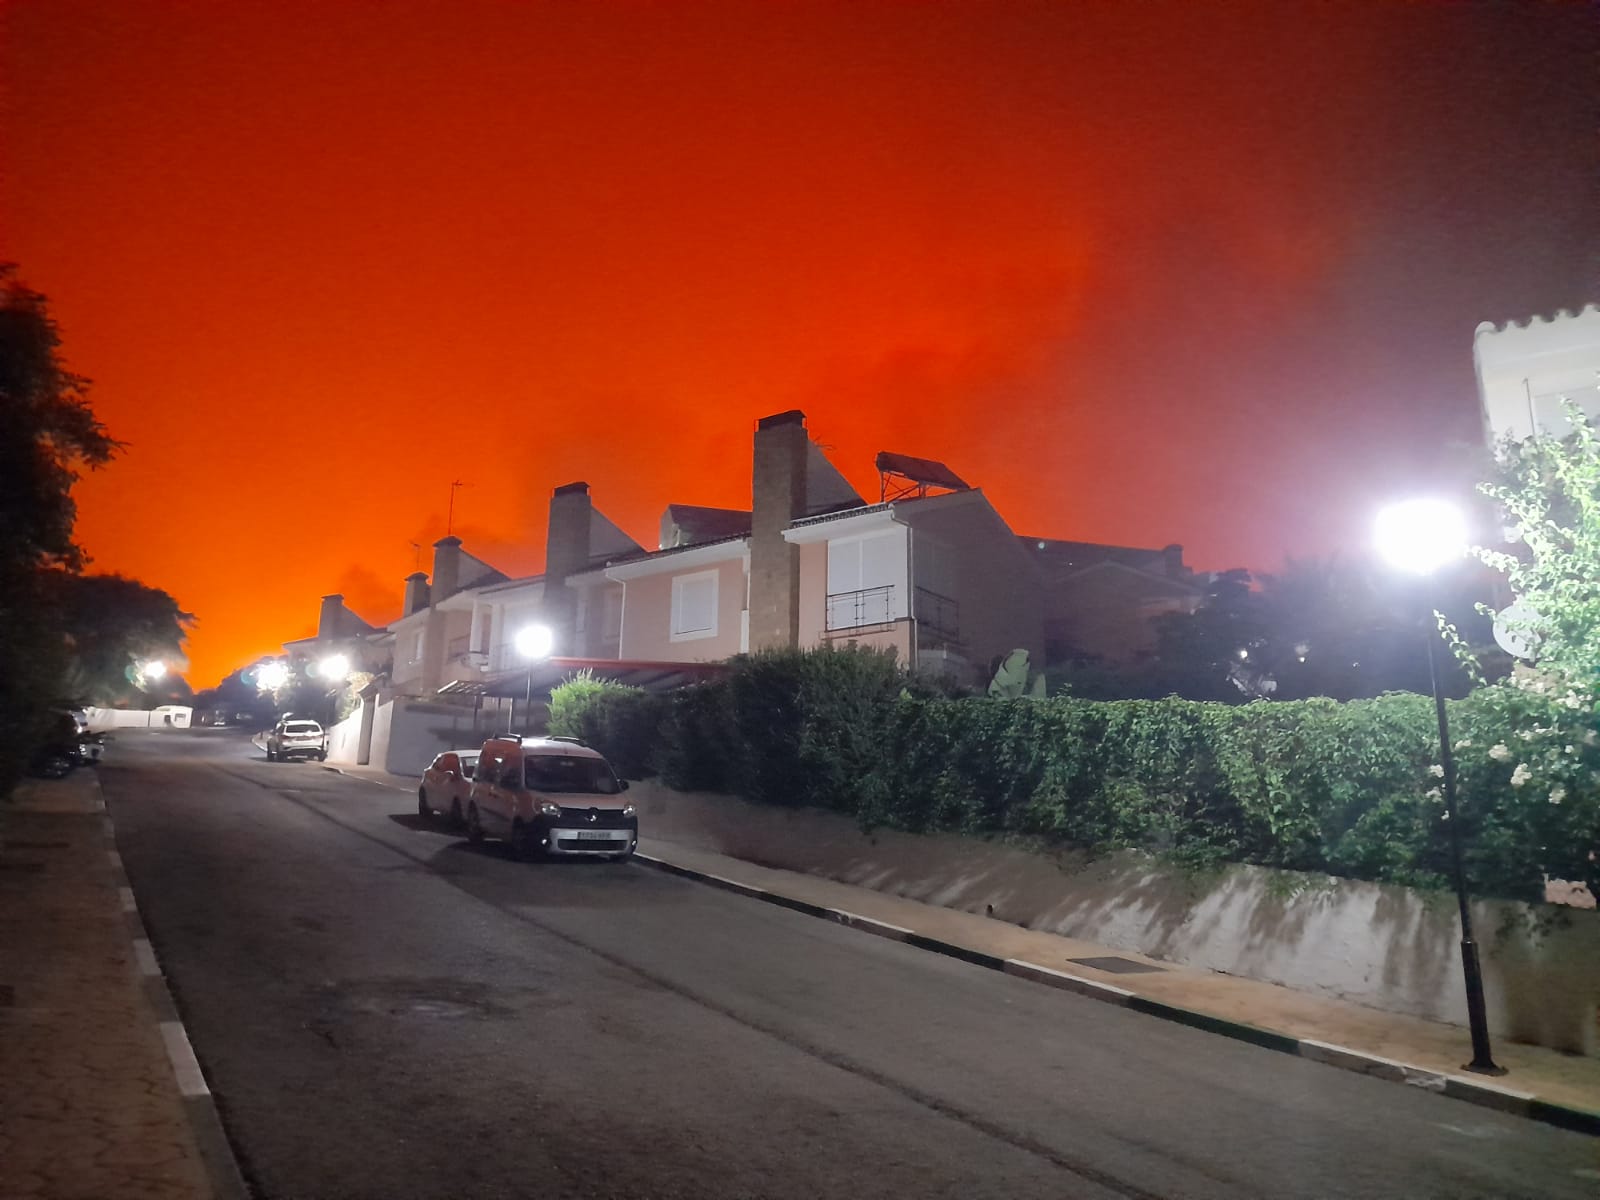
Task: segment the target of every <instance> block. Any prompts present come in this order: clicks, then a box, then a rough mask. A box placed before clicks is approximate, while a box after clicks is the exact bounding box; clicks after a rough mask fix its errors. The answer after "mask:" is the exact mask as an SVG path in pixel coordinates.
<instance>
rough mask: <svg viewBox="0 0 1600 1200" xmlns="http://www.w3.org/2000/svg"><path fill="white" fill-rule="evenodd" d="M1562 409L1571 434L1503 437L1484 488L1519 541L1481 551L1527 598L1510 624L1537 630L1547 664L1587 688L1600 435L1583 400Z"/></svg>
mask: <svg viewBox="0 0 1600 1200" xmlns="http://www.w3.org/2000/svg"><path fill="white" fill-rule="evenodd" d="M1565 411H1566V416H1567V420H1568V423H1569V424H1570V426H1571V432H1570V433H1569V434H1567V435H1566V436H1564V437H1557V436H1555V435H1552V434H1540V435H1537V436H1535V437H1531V438H1528V439H1526V440H1523V441H1521V442H1514V441H1510V440H1507V441H1506V442H1505V443H1503V444H1502V445H1501V447H1500V452H1499V472H1498V475H1497V477H1496V478H1495V479H1492V480H1490V481H1488V482H1486V483H1483V484H1480V485H1479V490H1480V491H1481V492H1483V494H1484V495H1486V496H1488V497H1489V498H1490V499H1492V500H1494V501H1496V502H1497V503H1498V505H1499V506H1500V508H1501V510H1502V512H1503V515H1504V517H1505V519H1506V522H1507V526H1508V528H1509V529H1510V530H1511V531H1512V536H1513V537H1514V538H1515V540H1516V542H1517V543H1520V545H1518V546H1516V547H1515V548H1514V549H1512V550H1497V549H1491V548H1488V547H1482V546H1480V547H1475V548H1474V553H1475V554H1476V556H1477V557H1478V558H1479V559H1480V560H1481V561H1482V562H1484V563H1485V564H1487V565H1488V566H1491V567H1493V568H1495V569H1496V570H1498V571H1501V572H1504V574H1505V577H1506V582H1507V583H1508V584H1509V585H1510V587H1511V590H1512V591H1513V592H1514V593H1515V594H1516V595H1517V597H1518V598H1519V599H1520V600H1521V601H1522V605H1521V607H1522V610H1523V612H1524V614H1525V616H1524V617H1523V618H1522V619H1516V618H1511V619H1508V620H1507V622H1506V623H1507V625H1509V626H1511V627H1512V628H1514V629H1518V630H1520V631H1522V632H1525V633H1527V634H1529V635H1531V636H1532V638H1533V639H1534V640H1535V642H1536V653H1537V661H1538V663H1539V666H1540V668H1541V669H1544V670H1547V671H1554V672H1557V673H1559V674H1561V675H1562V676H1564V677H1565V678H1566V680H1567V681H1568V682H1571V683H1581V684H1582V685H1583V686H1585V687H1588V686H1591V685H1592V684H1593V683H1594V682H1595V681H1596V677H1597V675H1600V434H1597V433H1596V430H1595V428H1594V425H1593V423H1592V422H1591V421H1590V419H1589V418H1588V416H1586V415H1585V414H1584V412H1583V410H1582V409H1581V408H1579V407H1578V406H1577V405H1576V404H1572V403H1570V402H1569V403H1568V404H1567V405H1566V406H1565Z"/></svg>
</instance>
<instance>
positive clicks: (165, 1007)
mask: <svg viewBox="0 0 1600 1200" xmlns="http://www.w3.org/2000/svg"><path fill="white" fill-rule="evenodd" d="M94 786H95V792H96V794H97V795H96V800H95V808H96V810H97V811H98V812H99V813H100V814H101V820H102V822H103V830H104V833H105V839H106V859H107V860H108V861H109V862H110V864H111V868H112V872H113V874H114V875H115V877H116V881H117V892H118V894H119V896H120V897H121V901H122V920H123V925H124V927H125V928H126V929H127V932H128V937H129V940H130V941H131V942H132V943H133V957H134V962H135V963H136V964H137V966H138V971H139V975H140V979H141V982H142V983H143V985H144V994H145V997H146V999H148V1000H149V1001H150V1005H151V1007H152V1008H154V1009H155V1013H156V1023H157V1032H158V1033H159V1034H160V1035H161V1044H162V1045H163V1046H164V1047H165V1048H166V1051H167V1064H168V1065H169V1066H170V1067H171V1068H172V1076H173V1080H174V1082H176V1083H177V1085H178V1095H179V1097H180V1098H181V1100H182V1102H183V1111H184V1115H185V1117H187V1118H188V1121H189V1129H190V1131H191V1132H192V1133H193V1134H194V1141H195V1147H196V1149H198V1150H199V1152H200V1166H201V1169H202V1170H204V1171H205V1174H206V1178H207V1180H208V1181H209V1182H210V1184H211V1193H212V1195H213V1196H214V1197H216V1198H217V1200H250V1189H249V1188H248V1187H247V1186H246V1184H245V1181H244V1175H243V1173H242V1172H241V1171H240V1169H239V1161H238V1159H236V1158H235V1157H234V1154H233V1147H232V1145H230V1144H229V1142H228V1135H227V1133H226V1131H225V1130H224V1129H223V1127H222V1114H221V1113H220V1112H219V1111H218V1109H217V1100H216V1096H215V1095H213V1093H212V1091H211V1088H210V1086H209V1085H208V1084H207V1083H206V1077H205V1072H204V1070H202V1068H201V1066H200V1060H199V1059H198V1058H196V1057H195V1053H194V1047H193V1045H192V1044H191V1043H190V1041H189V1032H188V1030H187V1029H185V1028H184V1024H183V1018H182V1017H181V1016H180V1015H179V1014H178V1006H177V1004H176V1003H175V1002H174V1000H173V998H172V992H171V990H170V989H169V988H168V987H167V978H166V976H165V975H164V974H163V973H162V971H161V963H160V961H159V960H158V959H157V957H156V952H155V947H154V946H153V945H151V943H150V936H149V933H148V932H147V931H146V930H145V927H144V921H143V920H142V919H140V916H139V904H138V901H137V900H136V899H135V898H134V894H133V888H132V886H131V885H130V883H129V880H128V872H127V870H126V869H125V868H124V867H123V865H122V855H121V854H119V853H118V852H117V831H116V826H115V825H114V824H113V822H112V820H111V814H110V813H109V812H108V811H107V810H106V802H105V794H104V792H102V791H101V789H100V781H99V779H98V778H96V780H95V784H94Z"/></svg>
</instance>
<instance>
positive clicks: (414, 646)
mask: <svg viewBox="0 0 1600 1200" xmlns="http://www.w3.org/2000/svg"><path fill="white" fill-rule="evenodd" d="M423 632H424V631H423V630H421V629H419V630H417V635H416V638H415V640H414V641H412V643H411V661H412V662H414V663H418V662H421V661H422V635H423Z"/></svg>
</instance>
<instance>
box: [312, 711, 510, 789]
mask: <svg viewBox="0 0 1600 1200" xmlns="http://www.w3.org/2000/svg"><path fill="white" fill-rule="evenodd" d="M361 719H362V715H361V710H360V709H359V708H358V709H357V710H356V711H355V712H354V713H352V714H351V715H350V716H348V717H346V718H345V719H344V720H343V721H340V722H339V723H338V724H337V725H335V726H334V727H333V728H332V729H330V730H329V731H328V761H329V762H332V763H343V764H346V765H351V766H355V765H371V766H374V767H382V768H383V769H384V770H386V771H389V772H391V773H392V774H395V775H421V774H422V772H423V770H424V769H425V768H426V767H427V765H428V764H429V763H430V762H432V761H433V759H434V756H435V755H437V754H439V753H440V752H442V751H445V750H461V749H465V748H474V749H475V748H477V747H478V746H481V745H483V743H484V741H485V739H487V738H489V737H491V736H493V734H494V733H495V732H497V731H499V730H501V729H503V728H504V725H503V722H504V720H505V718H504V717H503V716H502V715H501V714H500V713H499V712H498V711H497V710H496V709H494V708H485V709H482V710H481V711H475V710H473V709H471V708H467V707H465V706H458V705H452V704H435V703H429V702H427V701H425V700H411V699H407V698H405V697H403V696H399V697H395V698H394V699H392V700H386V701H384V702H382V703H380V704H378V705H377V707H376V708H375V709H374V710H373V714H372V743H371V745H370V747H369V749H368V754H367V762H366V763H365V764H363V763H361V762H360V750H361Z"/></svg>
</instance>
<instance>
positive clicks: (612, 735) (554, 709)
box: [550, 672, 665, 779]
mask: <svg viewBox="0 0 1600 1200" xmlns="http://www.w3.org/2000/svg"><path fill="white" fill-rule="evenodd" d="M664 708H665V705H664V703H663V701H662V699H661V698H660V697H659V696H653V695H651V694H650V693H648V692H646V691H645V690H644V689H643V688H636V687H629V686H627V685H626V684H621V683H616V682H614V681H612V680H606V679H596V678H595V677H594V676H593V674H592V673H587V672H585V673H580V674H578V675H574V676H573V677H572V678H570V679H568V680H566V681H565V682H563V683H561V684H560V685H559V686H557V687H556V688H555V689H554V690H552V691H551V693H550V732H551V733H552V734H555V735H558V736H563V737H576V738H581V739H582V740H583V741H584V742H586V743H587V744H588V745H591V746H593V747H594V748H595V749H596V750H598V751H600V753H602V754H604V755H605V756H606V757H607V758H608V759H610V760H611V765H612V766H613V767H615V768H616V770H617V773H618V774H620V775H622V776H624V777H625V778H628V779H642V778H644V776H645V775H647V774H649V773H650V769H651V757H652V755H653V754H654V752H655V748H656V745H657V743H658V741H659V739H660V729H661V721H662V716H663V712H664Z"/></svg>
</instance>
